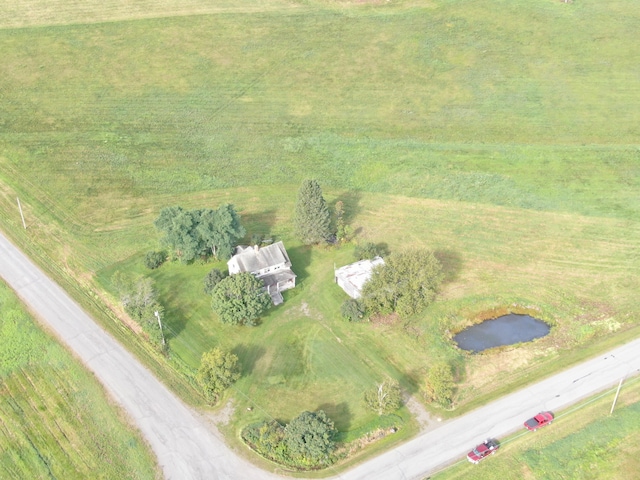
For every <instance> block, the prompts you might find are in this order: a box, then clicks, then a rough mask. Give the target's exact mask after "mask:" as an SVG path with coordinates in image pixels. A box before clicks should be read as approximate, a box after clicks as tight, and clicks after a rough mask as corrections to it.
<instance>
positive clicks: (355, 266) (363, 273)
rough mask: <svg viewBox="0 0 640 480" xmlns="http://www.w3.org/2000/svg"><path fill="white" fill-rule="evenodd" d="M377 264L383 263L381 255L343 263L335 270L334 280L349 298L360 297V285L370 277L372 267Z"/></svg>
mask: <svg viewBox="0 0 640 480" xmlns="http://www.w3.org/2000/svg"><path fill="white" fill-rule="evenodd" d="M378 265H384V260H383V259H382V258H381V257H376V258H374V259H373V260H360V261H359V262H356V263H351V264H349V265H345V266H344V267H340V268H338V269H337V270H335V272H334V274H335V281H336V283H337V284H338V285H340V288H342V289H343V290H344V291H345V292H347V295H349V296H350V297H351V298H360V296H361V295H362V287H363V286H364V284H365V283H366V282H367V280H369V279H370V278H371V273H372V272H373V269H374V268H375V267H377V266H378Z"/></svg>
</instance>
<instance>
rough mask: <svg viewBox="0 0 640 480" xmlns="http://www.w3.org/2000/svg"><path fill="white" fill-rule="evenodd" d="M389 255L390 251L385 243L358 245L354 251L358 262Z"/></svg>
mask: <svg viewBox="0 0 640 480" xmlns="http://www.w3.org/2000/svg"><path fill="white" fill-rule="evenodd" d="M388 254H389V249H388V248H387V245H386V244H384V243H378V244H375V243H372V242H365V243H363V244H361V245H357V246H356V248H355V250H354V251H353V255H354V257H355V258H356V260H373V259H374V258H376V257H386V256H387V255H388Z"/></svg>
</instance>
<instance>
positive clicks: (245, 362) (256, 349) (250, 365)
mask: <svg viewBox="0 0 640 480" xmlns="http://www.w3.org/2000/svg"><path fill="white" fill-rule="evenodd" d="M265 352H266V350H265V348H264V347H261V346H260V345H246V344H244V343H241V344H240V345H236V346H235V347H234V348H233V349H232V350H231V353H233V354H234V355H237V356H238V360H240V366H241V368H242V376H245V375H248V374H250V373H251V372H252V371H253V369H254V367H255V365H256V363H257V362H258V360H260V358H262V357H263V356H264V354H265Z"/></svg>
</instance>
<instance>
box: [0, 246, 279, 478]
mask: <svg viewBox="0 0 640 480" xmlns="http://www.w3.org/2000/svg"><path fill="white" fill-rule="evenodd" d="M0 276H1V277H2V278H4V280H5V281H6V282H7V283H8V284H9V285H11V287H12V288H13V289H14V290H15V291H16V292H17V294H18V295H19V296H20V297H21V298H22V300H23V301H24V302H25V303H26V304H27V305H28V306H29V307H30V308H31V311H32V312H34V313H35V314H36V315H37V316H38V317H39V318H40V319H41V321H43V322H44V323H45V324H47V325H48V326H49V327H50V328H51V330H53V331H54V332H55V333H56V334H57V335H58V337H59V338H60V339H61V340H62V342H64V343H65V344H67V345H68V346H69V348H70V349H71V350H73V351H74V352H75V353H76V354H77V355H78V356H79V357H80V359H82V361H83V362H84V363H85V365H87V367H88V368H89V369H90V370H91V371H93V372H94V373H95V375H96V377H97V378H98V379H99V380H100V381H101V382H102V384H103V385H104V386H105V387H106V389H107V390H108V391H109V392H110V393H111V395H112V396H113V398H114V399H115V400H116V401H117V402H118V403H119V404H120V405H121V406H122V407H123V408H124V410H125V411H126V412H127V413H128V414H129V415H130V416H131V418H132V419H133V421H134V423H135V424H136V425H137V427H138V428H139V429H140V431H141V432H142V434H143V435H144V437H145V438H146V439H147V441H148V442H149V444H150V445H151V448H152V449H153V451H154V453H155V454H156V456H157V458H158V461H159V463H160V466H161V468H162V470H163V472H164V474H165V477H166V478H167V479H172V480H188V479H194V480H200V479H238V478H250V479H257V480H261V479H275V478H280V477H277V476H275V475H271V474H269V473H267V472H264V471H262V470H260V469H258V468H257V467H255V466H253V465H252V464H250V463H249V462H247V461H245V460H243V459H241V458H240V457H238V456H237V455H235V454H234V453H233V452H232V451H231V450H230V449H229V447H228V446H227V445H225V443H224V442H223V440H222V439H221V438H218V437H217V436H215V435H214V434H213V433H212V432H211V431H210V430H209V429H207V428H206V426H205V425H203V424H202V423H201V421H200V420H199V419H198V417H197V416H196V415H194V414H193V412H192V411H191V410H190V409H189V408H187V407H186V406H185V405H184V404H183V403H182V402H181V401H180V400H179V399H178V398H177V397H176V396H175V395H174V394H173V393H171V392H170V391H169V390H168V389H167V388H166V387H165V386H164V385H163V384H162V383H161V382H160V381H158V380H157V379H156V378H155V377H154V376H153V375H152V374H151V373H150V372H149V371H148V370H147V369H146V368H145V367H143V366H142V365H141V364H140V362H139V361H138V360H137V359H135V358H134V357H133V356H132V355H131V354H130V353H129V352H128V351H127V350H125V349H124V347H122V346H121V345H120V344H119V343H118V342H116V341H115V340H114V339H113V338H112V337H111V336H110V335H108V334H107V333H105V332H104V330H102V328H101V327H99V326H98V325H97V324H96V323H95V322H94V321H93V320H92V319H91V318H90V317H89V316H88V315H87V314H86V313H85V312H84V311H83V310H82V309H81V308H80V307H79V306H78V304H76V302H75V301H73V300H72V299H71V298H70V297H69V296H68V295H67V293H65V292H64V291H63V290H62V289H61V288H60V287H59V286H58V285H56V284H55V283H54V282H52V281H51V280H50V279H49V278H48V277H47V276H46V275H45V274H44V273H43V272H42V271H41V270H40V269H39V268H38V267H36V266H35V265H34V264H33V263H32V262H31V261H30V260H29V259H27V258H26V257H25V256H24V254H22V252H20V251H19V250H18V249H17V248H16V247H15V246H13V245H12V244H11V243H10V242H9V241H8V240H7V239H6V237H4V235H1V234H0Z"/></svg>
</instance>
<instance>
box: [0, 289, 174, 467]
mask: <svg viewBox="0 0 640 480" xmlns="http://www.w3.org/2000/svg"><path fill="white" fill-rule="evenodd" d="M0 330H1V332H2V338H3V342H2V345H1V346H0V360H1V361H0V379H1V380H2V382H1V387H0V396H1V397H2V401H0V427H1V428H0V477H2V478H49V477H50V478H69V479H72V478H77V479H82V478H127V479H154V478H160V477H161V473H160V471H159V470H158V468H157V466H156V464H155V459H154V457H153V455H152V453H151V452H150V450H149V448H148V446H147V445H146V443H145V442H144V440H143V439H142V438H141V436H140V435H139V434H138V432H136V431H134V430H133V429H132V428H131V427H130V425H128V422H127V419H126V418H125V416H124V414H123V413H122V412H121V411H120V410H118V409H117V407H115V406H114V405H113V404H111V403H110V402H109V400H108V399H107V398H106V395H105V392H104V391H103V390H102V388H101V387H100V385H99V384H98V382H97V381H96V380H95V379H94V378H93V377H92V376H91V374H90V373H89V372H87V371H86V370H85V369H84V368H83V367H82V366H81V365H79V364H78V363H77V362H76V361H75V360H74V359H73V358H72V357H71V355H70V354H69V353H68V352H67V351H66V350H64V349H63V348H62V347H61V346H60V345H59V344H57V343H56V342H55V341H54V340H53V339H52V338H51V337H49V336H48V335H47V334H45V333H44V332H43V331H42V330H40V329H39V328H38V327H37V326H36V324H35V323H34V322H33V320H32V319H31V318H30V316H29V315H28V314H27V312H26V311H25V309H24V307H23V306H22V305H21V304H20V302H19V301H18V299H17V298H16V297H15V296H14V294H13V292H12V291H11V290H10V289H9V288H8V287H7V286H6V285H5V284H4V283H0Z"/></svg>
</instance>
